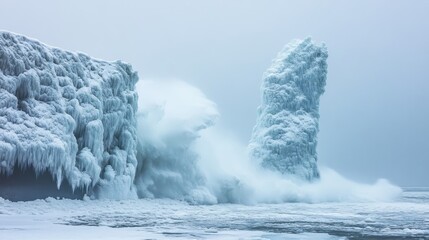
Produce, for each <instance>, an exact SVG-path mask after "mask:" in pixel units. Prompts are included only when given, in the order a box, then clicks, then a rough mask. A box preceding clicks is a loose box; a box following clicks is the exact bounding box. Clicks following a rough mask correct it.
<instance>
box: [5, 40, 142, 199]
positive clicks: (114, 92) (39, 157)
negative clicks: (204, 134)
mask: <svg viewBox="0 0 429 240" xmlns="http://www.w3.org/2000/svg"><path fill="white" fill-rule="evenodd" d="M137 80H138V77H137V73H136V72H134V71H133V70H132V68H131V66H130V65H128V64H125V63H122V62H119V61H117V62H105V61H100V60H96V59H92V58H90V57H88V56H87V55H85V54H81V53H78V54H75V53H71V52H67V51H63V50H59V49H56V48H52V47H48V46H46V45H43V44H41V43H39V42H37V41H35V40H31V39H28V38H26V37H24V36H19V35H15V34H12V33H8V32H0V175H11V174H13V172H14V171H17V170H18V169H28V168H31V169H33V170H34V171H35V172H36V174H43V173H45V172H49V173H50V174H51V175H52V176H53V177H54V179H55V180H56V183H57V185H58V187H59V186H60V185H61V183H62V181H63V180H64V179H65V180H67V181H68V183H69V184H70V185H71V186H72V188H74V189H75V188H82V189H84V190H85V191H86V192H87V193H89V194H92V195H94V196H96V197H110V198H112V197H113V198H123V197H130V196H131V195H135V187H134V185H133V180H134V176H135V171H136V170H135V169H136V167H137V159H136V146H137V137H136V118H135V112H136V110H137V93H136V92H135V91H134V88H135V83H136V82H137ZM109 194H110V195H109Z"/></svg>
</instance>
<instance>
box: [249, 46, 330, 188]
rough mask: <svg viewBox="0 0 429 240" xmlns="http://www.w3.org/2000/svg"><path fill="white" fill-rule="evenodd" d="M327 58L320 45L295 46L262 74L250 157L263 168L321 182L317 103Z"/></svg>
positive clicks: (321, 90) (322, 88) (323, 83)
mask: <svg viewBox="0 0 429 240" xmlns="http://www.w3.org/2000/svg"><path fill="white" fill-rule="evenodd" d="M327 57H328V52H327V49H326V47H325V45H324V44H321V45H317V44H315V43H313V42H312V40H311V38H306V39H304V40H295V41H292V42H291V43H289V44H288V45H286V47H285V48H284V49H283V50H282V51H281V52H280V53H279V54H278V55H277V57H276V58H275V59H274V60H273V63H272V66H271V67H270V68H269V69H268V70H267V71H266V72H265V74H264V77H263V83H262V87H261V92H262V104H261V105H260V106H259V108H258V117H257V121H256V125H255V127H254V129H253V134H252V138H251V140H250V143H249V152H250V155H251V157H252V158H253V159H255V160H256V161H258V162H260V164H261V165H262V166H263V167H265V168H268V169H272V170H275V171H279V172H280V173H282V174H284V175H289V176H293V177H298V178H301V179H305V180H313V179H317V178H319V171H318V169H317V153H316V146H317V133H318V131H319V98H320V96H321V95H322V94H323V92H324V88H325V85H326V74H327V63H326V59H327Z"/></svg>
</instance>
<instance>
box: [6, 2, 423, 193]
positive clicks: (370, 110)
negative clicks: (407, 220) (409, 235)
mask: <svg viewBox="0 0 429 240" xmlns="http://www.w3.org/2000/svg"><path fill="white" fill-rule="evenodd" d="M0 13H1V14H0V29H3V30H7V31H12V32H16V33H19V34H23V35H26V36H29V37H31V38H36V39H38V40H40V41H42V42H44V43H46V44H48V45H52V46H56V47H59V48H63V49H66V50H71V51H80V52H85V53H87V54H89V55H90V56H92V57H96V58H101V59H105V60H117V59H121V60H123V61H126V62H129V63H131V64H132V65H133V67H134V69H135V70H137V71H138V72H139V75H140V78H141V79H155V80H156V79H169V78H176V79H181V80H184V81H187V82H189V83H191V84H193V85H195V86H197V87H199V88H200V89H201V90H202V91H203V92H204V93H205V94H206V95H207V96H208V97H209V98H210V99H212V100H213V101H214V102H216V103H217V104H218V108H219V111H220V112H221V114H222V116H221V119H220V122H219V124H221V125H222V126H224V127H225V128H227V129H231V131H232V132H233V133H235V134H236V135H237V136H238V137H239V138H240V139H241V140H242V141H243V142H247V141H248V139H249V137H250V134H251V130H252V127H253V125H254V123H255V119H256V107H257V106H258V104H259V102H260V92H259V87H260V84H261V78H262V74H263V72H264V71H265V70H266V69H267V68H268V67H269V65H270V63H271V60H272V59H273V58H274V57H275V56H276V54H277V52H278V51H280V50H281V49H282V47H283V46H284V45H285V44H286V43H287V42H289V41H290V40H292V39H295V38H304V37H306V36H312V37H313V40H314V41H316V42H325V43H326V45H327V47H328V51H329V58H328V79H327V86H326V93H325V94H324V95H323V96H322V98H321V108H320V115H321V118H320V129H321V130H320V133H319V145H318V153H319V162H320V164H321V165H323V166H328V167H331V168H333V169H335V170H337V171H338V172H340V173H341V174H343V175H344V176H346V177H349V178H351V179H354V180H359V181H363V182H373V181H374V180H375V179H377V178H380V177H384V178H387V179H389V180H391V181H392V182H393V183H395V184H398V185H400V186H429V174H428V173H427V172H428V171H429V124H428V123H429V121H428V118H429V14H428V13H429V1H425V0H420V1H419V0H415V1H394V0H383V1H382V0H375V1H374V0H365V1H362V0H360V1H316V0H314V1H298V0H297V1H280V0H278V1H273V0H271V1H266V0H265V1H263V0H260V1H245V0H235V1H220V0H219V1H200V0H186V1H185V0H183V1H178V0H170V1H165V0H161V1H106V0H98V1H87V0H86V1H85V0H79V1H77V0H74V1H68V2H66V1H51V0H38V1H31V0H28V1H22V0H2V2H1V9H0Z"/></svg>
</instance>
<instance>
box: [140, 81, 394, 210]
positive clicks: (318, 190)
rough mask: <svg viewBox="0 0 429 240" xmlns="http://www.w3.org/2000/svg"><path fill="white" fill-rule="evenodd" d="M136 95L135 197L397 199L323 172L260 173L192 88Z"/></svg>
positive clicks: (156, 86) (154, 86)
mask: <svg viewBox="0 0 429 240" xmlns="http://www.w3.org/2000/svg"><path fill="white" fill-rule="evenodd" d="M137 91H138V93H139V96H142V97H141V98H140V99H139V103H140V105H139V110H138V114H137V116H138V120H137V121H138V136H139V141H140V143H141V146H140V147H139V148H138V151H139V152H140V154H139V157H138V158H139V159H140V162H139V166H140V169H139V170H138V171H137V178H136V181H135V182H136V187H137V190H138V193H139V197H152V198H153V197H156V198H163V197H168V198H173V199H179V200H185V201H188V202H190V203H197V204H201V203H203V204H215V203H243V204H257V203H282V202H307V203H320V202H367V201H370V202H372V201H377V202H379V201H393V200H395V199H396V198H397V197H399V195H400V194H401V192H402V190H401V189H400V188H399V187H396V186H394V185H392V184H391V183H389V181H388V180H385V179H378V180H377V181H375V182H374V183H372V184H363V183H358V182H355V181H352V180H348V179H347V178H345V177H343V176H341V175H340V174H339V173H337V172H336V171H334V170H333V169H330V168H326V167H322V168H321V177H320V180H317V181H314V182H308V181H303V180H302V179H300V178H296V177H294V176H293V175H290V176H287V175H282V174H280V173H278V172H276V171H271V170H268V169H264V168H262V167H261V166H260V164H259V163H258V162H256V161H254V160H251V158H249V155H248V150H247V142H244V141H241V140H240V139H239V138H238V137H237V136H236V133H235V132H234V130H233V129H228V128H225V127H221V126H216V124H215V122H216V120H217V119H218V118H219V117H220V116H222V115H221V113H219V112H218V110H217V107H216V104H215V103H214V102H212V101H211V100H209V99H207V97H206V96H205V95H204V93H203V92H202V91H201V90H199V89H198V88H196V87H195V86H192V85H190V84H188V83H186V82H184V81H181V80H177V79H176V80H150V81H142V82H140V83H138V85H137ZM255 111H256V109H255ZM249 131H251V129H249Z"/></svg>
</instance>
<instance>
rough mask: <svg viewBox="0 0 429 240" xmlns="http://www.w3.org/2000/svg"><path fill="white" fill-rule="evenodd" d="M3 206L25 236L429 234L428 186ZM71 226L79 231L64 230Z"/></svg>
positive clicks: (0, 222) (10, 228) (10, 227)
mask: <svg viewBox="0 0 429 240" xmlns="http://www.w3.org/2000/svg"><path fill="white" fill-rule="evenodd" d="M0 204H1V205H0V230H2V231H0V235H2V239H19V238H21V237H26V236H27V235H26V234H28V236H33V238H34V237H35V236H40V237H45V238H46V239H57V238H56V237H55V236H61V238H64V237H67V236H69V237H79V236H80V235H83V236H82V237H88V236H90V238H100V239H106V237H112V239H115V238H122V239H429V189H428V188H419V189H416V188H414V189H405V191H404V192H403V194H402V196H401V198H400V199H398V200H397V201H395V202H383V203H380V202H378V203H376V202H374V203H368V202H366V203H318V204H307V203H283V204H257V205H238V204H218V205H189V204H187V203H184V202H179V201H173V200H167V199H165V200H159V199H153V200H149V199H144V200H131V201H101V200H97V201H78V200H55V199H46V200H36V201H32V202H9V201H5V200H3V201H1V202H0ZM17 229H18V230H17ZM35 229H37V230H35ZM43 229H45V230H46V231H44V230H43ZM73 230H76V231H73ZM70 231H72V232H74V235H73V234H72V235H68V234H63V232H70ZM52 233H56V235H53V236H51V235H52ZM96 233H97V234H96ZM37 234H40V235H37ZM76 234H77V235H76ZM88 234H96V235H88ZM14 237H17V238H14ZM70 239H73V238H70Z"/></svg>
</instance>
